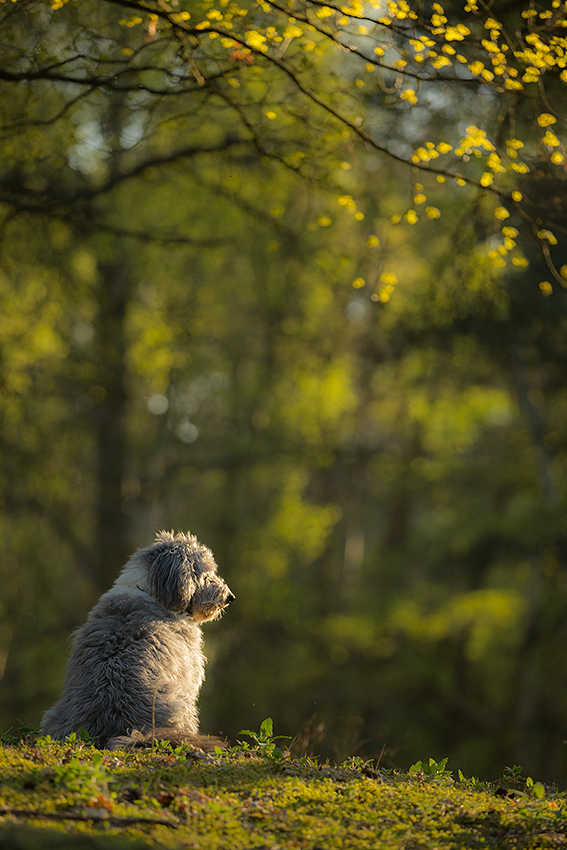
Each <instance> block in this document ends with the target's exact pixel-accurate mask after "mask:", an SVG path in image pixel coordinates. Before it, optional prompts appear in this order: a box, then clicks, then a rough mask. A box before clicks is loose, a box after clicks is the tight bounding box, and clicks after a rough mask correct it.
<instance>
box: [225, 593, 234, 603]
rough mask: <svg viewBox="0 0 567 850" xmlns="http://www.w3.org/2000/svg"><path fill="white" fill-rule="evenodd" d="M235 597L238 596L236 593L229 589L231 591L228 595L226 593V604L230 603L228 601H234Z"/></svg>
mask: <svg viewBox="0 0 567 850" xmlns="http://www.w3.org/2000/svg"><path fill="white" fill-rule="evenodd" d="M235 598H236V597H235V595H234V593H231V592H230V591H229V592H228V593H227V595H226V601H225V604H226V605H228V603H229V602H232V600H233V599H235Z"/></svg>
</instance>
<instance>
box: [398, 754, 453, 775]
mask: <svg viewBox="0 0 567 850" xmlns="http://www.w3.org/2000/svg"><path fill="white" fill-rule="evenodd" d="M448 761H449V759H447V758H444V759H442V760H441V761H440V762H436V761H435V759H433V758H430V759H429V761H427V762H423V761H416V762H415V764H412V766H411V767H410V769H409V774H410V776H414V775H415V776H425V777H427V778H428V779H432V780H440V781H446V780H451V779H452V776H453V771H452V770H446V766H447V762H448Z"/></svg>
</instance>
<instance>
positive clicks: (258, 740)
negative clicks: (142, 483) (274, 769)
mask: <svg viewBox="0 0 567 850" xmlns="http://www.w3.org/2000/svg"><path fill="white" fill-rule="evenodd" d="M238 734H239V735H248V737H250V738H252V741H253V744H249V743H248V742H247V741H238V742H237V746H236V747H235V748H234V749H235V751H236V752H243V753H254V755H260V756H262V757H263V758H266V759H271V760H279V759H282V758H283V757H284V753H283V750H282V749H280V747H278V746H277V744H276V741H277V740H278V739H280V740H281V739H283V738H289V736H288V735H276V736H274V724H273V722H272V718H271V717H266V719H265V720H264V721H262V724H261V725H260V730H259V731H258V732H252V731H250V729H241V730H240V732H239V733H238Z"/></svg>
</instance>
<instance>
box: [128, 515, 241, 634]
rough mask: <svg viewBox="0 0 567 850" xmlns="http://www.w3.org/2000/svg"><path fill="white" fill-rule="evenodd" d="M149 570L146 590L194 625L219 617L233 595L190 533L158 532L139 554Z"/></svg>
mask: <svg viewBox="0 0 567 850" xmlns="http://www.w3.org/2000/svg"><path fill="white" fill-rule="evenodd" d="M140 554H142V555H143V557H144V561H145V563H146V565H147V569H148V590H149V592H150V593H151V594H152V595H153V596H155V598H156V599H157V600H158V602H160V603H161V604H162V605H163V606H165V607H166V608H169V610H170V611H175V612H176V613H178V614H184V613H186V614H190V615H191V617H193V619H194V620H195V621H196V622H197V623H204V622H206V621H207V620H215V619H216V618H217V617H220V615H221V614H222V612H223V611H224V609H225V608H226V606H227V605H228V604H229V602H232V600H233V599H234V596H233V594H232V593H231V591H230V589H229V588H228V586H227V585H226V583H225V582H224V581H223V580H222V578H221V577H220V576H219V575H218V573H217V565H216V563H215V559H214V557H213V553H212V552H211V550H210V549H207V547H206V546H203V545H202V544H201V543H199V541H198V540H197V538H196V537H194V536H193V535H192V534H174V533H173V532H172V531H171V532H169V531H160V532H159V534H158V535H157V536H156V541H155V543H154V545H153V546H150V547H149V548H148V549H144V550H143V552H142V553H140Z"/></svg>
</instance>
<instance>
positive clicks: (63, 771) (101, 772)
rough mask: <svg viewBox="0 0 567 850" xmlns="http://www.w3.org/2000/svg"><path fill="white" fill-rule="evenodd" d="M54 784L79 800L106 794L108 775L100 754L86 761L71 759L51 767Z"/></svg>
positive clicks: (95, 754)
mask: <svg viewBox="0 0 567 850" xmlns="http://www.w3.org/2000/svg"><path fill="white" fill-rule="evenodd" d="M53 772H54V774H55V777H54V778H55V782H56V783H57V784H58V785H64V786H65V787H66V788H67V790H69V791H71V792H72V793H74V794H78V796H79V798H80V799H87V800H88V799H90V798H91V797H92V796H93V795H96V794H100V793H101V792H102V793H104V794H108V780H109V775H108V773H107V771H106V768H105V766H104V764H103V761H102V753H99V752H94V753H93V754H92V756H91V757H90V759H89V760H88V761H85V760H84V759H79V758H72V759H69V761H64V762H62V763H61V764H55V765H53Z"/></svg>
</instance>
